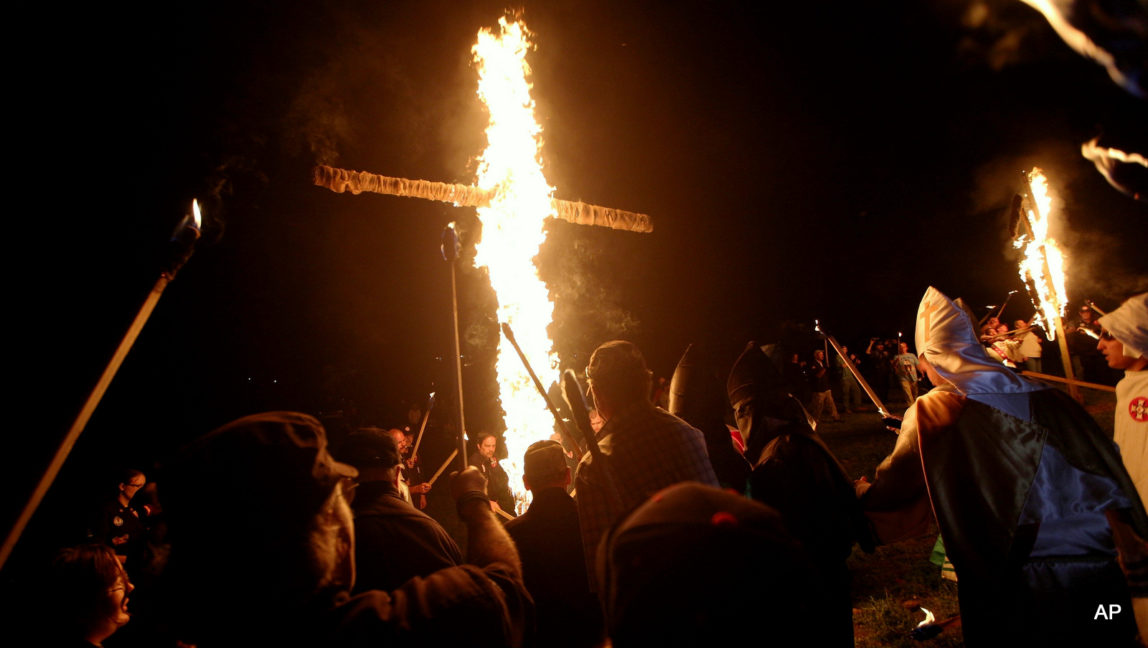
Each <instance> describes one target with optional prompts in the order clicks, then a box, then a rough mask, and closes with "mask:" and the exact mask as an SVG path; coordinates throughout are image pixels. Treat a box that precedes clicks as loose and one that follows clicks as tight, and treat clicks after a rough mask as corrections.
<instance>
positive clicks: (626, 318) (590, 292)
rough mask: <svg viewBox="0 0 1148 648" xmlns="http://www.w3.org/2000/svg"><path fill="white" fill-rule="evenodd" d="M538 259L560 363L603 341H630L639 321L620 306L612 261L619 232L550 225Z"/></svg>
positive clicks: (621, 297)
mask: <svg viewBox="0 0 1148 648" xmlns="http://www.w3.org/2000/svg"><path fill="white" fill-rule="evenodd" d="M548 229H549V234H548V239H547V242H546V244H545V245H543V246H542V250H541V251H540V252H539V255H538V257H537V259H536V262H537V263H538V267H539V274H540V276H541V277H542V279H543V281H545V282H546V286H547V287H548V288H549V290H550V298H551V299H552V300H553V301H554V323H553V324H551V326H550V338H551V339H553V340H554V346H555V351H556V352H557V353H558V356H559V357H560V358H562V359H563V361H571V360H572V359H574V358H579V357H585V356H587V355H588V354H589V352H590V351H592V350H593V349H594V348H596V347H597V346H598V345H599V344H601V343H602V342H603V341H605V340H611V339H617V338H625V337H633V336H634V334H635V333H636V332H637V331H638V330H639V328H640V326H641V322H640V321H639V320H638V319H637V318H636V317H635V316H634V315H633V313H631V312H630V311H629V310H628V309H627V308H625V307H624V306H623V301H624V298H623V296H622V295H621V294H620V293H619V290H618V288H619V285H620V284H619V282H617V281H612V280H611V277H612V276H614V274H613V273H614V272H616V270H615V269H613V268H611V265H612V261H613V260H614V259H615V258H616V257H619V256H622V255H619V254H618V253H617V251H616V250H613V248H615V247H616V246H617V245H618V242H617V241H616V240H615V241H610V238H611V237H617V236H618V235H619V233H618V232H613V231H604V232H603V231H594V230H593V229H592V228H587V227H583V226H578V225H570V224H567V223H561V222H557V221H554V222H551V223H550V224H549V226H548Z"/></svg>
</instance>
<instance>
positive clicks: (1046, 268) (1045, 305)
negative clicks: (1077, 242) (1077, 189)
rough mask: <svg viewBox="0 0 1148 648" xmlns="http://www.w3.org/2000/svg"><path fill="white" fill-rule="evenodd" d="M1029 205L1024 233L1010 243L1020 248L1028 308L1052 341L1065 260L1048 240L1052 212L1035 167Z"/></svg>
mask: <svg viewBox="0 0 1148 648" xmlns="http://www.w3.org/2000/svg"><path fill="white" fill-rule="evenodd" d="M1028 181H1029V187H1030V195H1031V197H1032V202H1031V203H1029V207H1028V209H1025V214H1024V216H1025V219H1026V222H1027V223H1028V231H1026V232H1024V233H1022V234H1021V235H1020V236H1018V237H1017V238H1016V240H1014V241H1013V247H1016V248H1017V249H1021V248H1023V249H1024V253H1023V257H1022V259H1021V262H1020V278H1021V280H1023V281H1024V282H1025V286H1027V287H1028V289H1029V291H1028V292H1029V297H1030V298H1031V299H1032V305H1033V306H1034V307H1035V308H1036V310H1037V318H1036V319H1037V321H1038V323H1040V324H1041V325H1042V326H1043V327H1044V330H1045V332H1047V333H1048V339H1049V340H1055V339H1056V328H1057V327H1056V326H1055V325H1054V323H1055V322H1056V321H1057V320H1059V319H1060V318H1061V317H1062V316H1063V315H1064V307H1065V304H1067V303H1068V291H1067V290H1065V285H1064V269H1065V260H1064V255H1063V254H1062V253H1061V251H1060V248H1059V247H1058V246H1057V244H1056V241H1054V240H1053V239H1051V238H1049V236H1048V228H1049V221H1050V220H1051V218H1050V215H1051V213H1052V199H1051V198H1050V197H1049V192H1048V180H1047V179H1045V177H1044V173H1043V172H1042V171H1041V170H1040V169H1039V168H1035V167H1034V168H1033V170H1032V171H1031V172H1030V173H1029V174H1028Z"/></svg>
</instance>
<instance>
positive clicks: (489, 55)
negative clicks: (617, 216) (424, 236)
mask: <svg viewBox="0 0 1148 648" xmlns="http://www.w3.org/2000/svg"><path fill="white" fill-rule="evenodd" d="M498 25H499V33H497V34H495V33H494V32H492V31H490V30H487V29H483V30H480V31H479V32H478V42H477V43H476V44H475V45H474V47H473V49H472V50H471V51H472V53H473V54H474V60H475V63H476V64H477V66H478V74H479V80H478V95H479V97H480V98H481V99H482V101H483V102H484V103H485V104H486V106H487V109H488V110H489V112H490V124H489V126H488V127H487V129H486V138H487V147H486V150H485V151H484V152H483V154H482V156H481V157H480V158H479V169H478V183H477V184H478V186H479V187H480V188H481V189H483V190H485V191H492V192H493V198H492V199H491V201H490V205H489V206H488V207H480V208H478V215H479V218H480V219H481V221H482V241H480V242H479V243H478V245H477V246H476V249H475V264H476V265H479V266H485V267H486V268H487V269H488V271H489V274H490V284H491V286H492V287H493V288H494V291H495V294H496V295H497V296H498V319H499V321H502V322H507V323H509V324H510V326H511V328H512V329H513V330H514V332H515V338H516V339H517V341H518V344H519V346H521V348H522V351H523V353H524V354H525V355H526V357H527V359H528V360H530V362H531V364H532V366H533V368H534V371H535V373H537V374H538V377H539V379H540V380H541V381H542V383H543V384H544V385H545V384H550V383H551V382H552V381H554V380H556V379H557V371H556V369H555V367H556V366H557V362H556V358H555V357H554V354H553V353H552V348H553V343H552V342H551V340H550V338H549V336H548V335H547V327H548V326H549V325H550V322H551V320H552V316H553V313H554V304H553V303H551V301H550V299H549V295H548V292H547V290H546V286H545V284H543V283H542V280H541V279H539V278H538V269H537V267H536V266H535V265H534V257H535V256H537V254H538V250H539V247H540V246H541V245H542V242H543V241H544V240H545V239H546V234H545V232H544V231H543V221H544V219H545V218H546V217H547V216H554V207H553V197H554V188H553V187H551V186H550V184H549V183H548V182H547V181H546V178H545V176H544V175H543V173H542V162H541V155H540V149H541V134H542V127H541V126H539V125H538V121H537V119H535V117H534V100H533V99H531V97H530V89H531V86H532V84H531V83H530V81H529V80H528V77H529V75H530V66H529V65H527V63H526V52H527V50H529V49H530V48H531V47H532V45H531V43H530V41H529V36H530V33H529V32H528V31H527V30H526V27H525V26H524V25H523V24H522V23H521V22H519V21H514V22H510V21H508V20H507V19H506V18H505V17H503V18H501V19H499V21H498ZM501 347H502V342H501V338H500V339H499V353H498V359H497V363H496V371H497V374H498V386H499V398H500V399H501V401H502V409H503V411H504V412H505V414H504V422H505V424H506V433H505V438H506V447H507V451H508V453H509V456H508V458H507V460H506V461H504V462H503V466H504V468H505V469H506V472H507V474H508V475H509V476H510V484H511V488H515V487H516V486H517V485H519V484H521V483H522V480H521V479H520V477H521V475H522V468H521V462H522V456H523V454H524V453H525V451H526V448H527V446H528V445H530V443H532V442H534V441H538V440H541V439H546V438H548V437H549V436H550V434H551V431H552V430H553V427H554V419H553V417H552V416H551V415H550V412H549V410H548V409H547V407H546V404H545V402H544V401H543V400H542V398H541V396H540V395H539V394H538V392H537V391H536V390H535V388H534V383H533V381H532V380H531V378H530V376H529V374H528V373H527V372H526V370H525V368H524V367H523V366H522V363H521V362H520V360H519V358H518V357H517V355H516V354H515V353H513V352H510V353H506V352H503V351H504V350H503V349H502V348H501ZM519 488H520V487H519ZM515 499H516V501H517V507H518V508H519V509H520V510H521V509H522V508H523V507H524V506H525V503H526V493H525V492H524V491H521V490H516V491H515Z"/></svg>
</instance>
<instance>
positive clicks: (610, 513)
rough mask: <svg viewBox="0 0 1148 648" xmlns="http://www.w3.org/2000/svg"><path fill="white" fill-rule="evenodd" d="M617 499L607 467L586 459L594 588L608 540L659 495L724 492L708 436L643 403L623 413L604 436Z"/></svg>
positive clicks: (580, 484) (582, 511) (584, 515)
mask: <svg viewBox="0 0 1148 648" xmlns="http://www.w3.org/2000/svg"><path fill="white" fill-rule="evenodd" d="M598 439H599V440H598V446H599V447H600V448H601V449H602V454H603V455H605V456H606V457H607V458H608V459H609V461H608V462H607V463H608V464H609V466H608V468H609V470H608V472H609V473H610V476H611V477H612V478H613V484H614V487H615V488H614V489H615V490H616V491H617V495H614V494H612V493H611V486H610V483H609V481H608V480H607V479H606V478H605V477H604V476H603V467H602V466H601V465H600V464H599V463H596V462H594V461H592V460H591V457H589V456H586V457H584V458H583V459H582V462H581V463H580V464H578V473H577V476H576V477H575V479H574V484H575V488H576V491H575V494H576V496H577V501H578V517H579V518H580V519H581V523H582V543H583V546H584V547H585V549H586V564H587V573H588V574H589V576H590V584H591V587H592V588H593V587H594V584H595V582H596V578H595V573H594V565H595V559H596V556H597V550H598V543H599V542H600V541H601V538H602V535H603V534H604V533H605V532H606V531H607V530H608V529H609V528H610V527H611V526H612V525H613V524H614V523H615V522H617V521H618V520H619V519H621V518H622V517H623V516H625V514H627V513H629V512H630V511H631V510H632V509H634V508H635V507H637V506H638V505H639V504H641V503H642V502H645V501H646V499H648V498H649V497H650V496H651V495H653V494H654V493H656V492H658V491H659V490H661V489H663V488H665V487H667V486H670V485H672V484H676V483H678V482H683V481H697V482H701V483H703V484H706V485H709V486H714V487H717V486H718V480H717V476H716V475H715V474H714V469H713V466H712V465H711V464H710V458H709V454H707V452H706V444H705V439H704V438H703V436H702V433H701V432H699V431H698V430H696V429H694V428H692V427H690V424H689V423H686V422H685V421H683V420H681V419H680V418H678V417H676V416H674V415H673V414H670V413H668V412H666V411H665V410H661V409H658V408H655V407H654V406H652V405H651V404H649V403H646V402H644V401H643V402H639V403H635V404H634V405H631V406H629V407H627V408H625V409H624V410H622V411H621V412H620V413H619V414H618V415H617V416H615V417H613V418H611V419H610V420H609V421H607V423H606V425H605V426H603V427H602V429H601V430H600V431H599V432H598Z"/></svg>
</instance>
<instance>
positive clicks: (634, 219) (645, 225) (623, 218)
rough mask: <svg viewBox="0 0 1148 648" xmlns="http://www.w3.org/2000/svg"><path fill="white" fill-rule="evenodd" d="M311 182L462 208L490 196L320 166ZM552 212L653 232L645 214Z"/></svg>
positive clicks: (596, 209) (579, 206) (576, 204)
mask: <svg viewBox="0 0 1148 648" xmlns="http://www.w3.org/2000/svg"><path fill="white" fill-rule="evenodd" d="M313 179H314V181H315V184H316V185H317V186H319V187H326V188H327V189H330V190H331V191H334V192H335V193H343V192H344V191H350V192H351V193H353V194H360V193H362V192H364V191H366V192H368V193H377V194H386V195H389V196H405V197H407V198H422V199H424V200H437V201H440V202H447V203H452V204H454V205H459V206H464V207H485V206H486V205H489V204H490V199H491V196H492V195H493V192H490V191H483V190H482V189H479V188H478V187H475V186H473V185H464V184H455V183H448V182H433V181H430V180H410V179H407V178H395V177H391V176H384V175H378V174H375V173H368V172H366V171H349V170H347V169H340V168H337V167H331V166H327V165H323V164H321V165H318V166H316V167H315V169H314V171H313ZM554 210H555V212H556V213H557V214H558V218H561V219H562V220H564V221H567V222H569V223H575V224H578V225H594V226H597V227H609V228H611V229H616V230H622V231H625V232H641V233H648V232H652V231H654V224H653V222H652V221H651V220H650V217H649V215H647V214H639V213H637V212H630V211H625V210H622V209H614V208H612V207H602V206H600V205H591V204H589V203H584V202H581V201H571V200H558V199H557V198H556V199H554Z"/></svg>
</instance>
